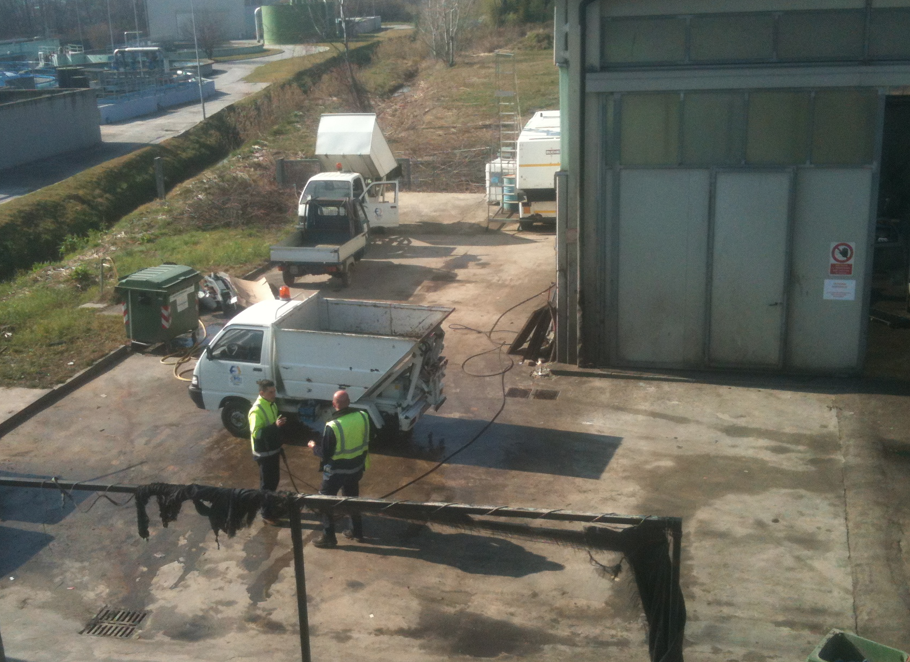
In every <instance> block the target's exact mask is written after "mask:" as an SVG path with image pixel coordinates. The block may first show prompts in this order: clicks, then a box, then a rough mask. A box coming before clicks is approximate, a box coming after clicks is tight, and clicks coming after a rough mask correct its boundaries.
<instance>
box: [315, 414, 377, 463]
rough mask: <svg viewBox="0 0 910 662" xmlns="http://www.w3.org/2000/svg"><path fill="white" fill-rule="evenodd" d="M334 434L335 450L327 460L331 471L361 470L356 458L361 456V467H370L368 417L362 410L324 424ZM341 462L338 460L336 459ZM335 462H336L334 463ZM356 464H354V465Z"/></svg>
mask: <svg viewBox="0 0 910 662" xmlns="http://www.w3.org/2000/svg"><path fill="white" fill-rule="evenodd" d="M325 425H326V427H327V428H329V429H331V430H332V432H333V433H334V434H335V452H334V453H332V459H331V460H329V462H330V463H331V464H332V465H333V466H332V470H331V473H336V474H344V473H357V472H358V471H360V470H361V467H360V466H359V464H360V463H359V462H351V461H350V460H358V459H359V458H360V457H363V467H362V468H363V469H369V467H370V453H369V450H370V448H369V444H370V418H369V415H368V414H367V413H366V412H364V411H353V412H351V413H350V414H345V415H344V416H342V417H341V418H336V419H335V420H334V421H329V422H328V423H326V424H325ZM339 460H340V461H341V462H338V461H339ZM336 463H337V464H336ZM354 465H356V466H354Z"/></svg>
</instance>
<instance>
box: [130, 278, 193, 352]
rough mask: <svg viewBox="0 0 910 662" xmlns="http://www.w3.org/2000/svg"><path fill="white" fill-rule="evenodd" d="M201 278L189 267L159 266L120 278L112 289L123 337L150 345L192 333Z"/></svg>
mask: <svg viewBox="0 0 910 662" xmlns="http://www.w3.org/2000/svg"><path fill="white" fill-rule="evenodd" d="M200 280H201V276H200V275H199V272H198V271H196V270H195V269H193V268H192V267H185V266H182V265H179V264H163V265H161V266H160V267H149V268H148V269H142V270H141V271H137V272H136V273H132V274H130V275H129V276H124V277H123V278H121V279H120V281H119V282H118V283H117V287H116V288H115V290H116V292H117V293H118V294H119V296H120V302H121V306H122V309H123V324H124V326H125V327H126V336H127V338H129V339H130V340H132V341H133V342H138V343H144V344H148V345H152V344H155V343H159V342H167V341H168V340H172V339H174V338H176V337H177V336H179V335H182V334H184V333H189V332H190V331H194V330H195V329H196V326H197V325H198V324H199V299H198V298H197V296H196V293H197V291H198V289H199V281H200Z"/></svg>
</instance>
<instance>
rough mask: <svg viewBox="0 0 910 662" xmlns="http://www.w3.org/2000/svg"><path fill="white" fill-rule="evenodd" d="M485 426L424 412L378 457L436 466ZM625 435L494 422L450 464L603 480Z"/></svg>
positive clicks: (380, 450) (378, 450) (380, 447)
mask: <svg viewBox="0 0 910 662" xmlns="http://www.w3.org/2000/svg"><path fill="white" fill-rule="evenodd" d="M484 425H486V421H482V420H463V419H457V418H443V417H441V416H433V415H432V414H425V415H424V416H423V417H422V418H421V419H420V422H419V423H418V424H417V426H416V428H415V430H414V433H413V434H412V435H410V438H409V439H402V440H399V441H396V442H394V443H387V444H377V445H376V448H375V450H373V449H371V452H374V453H375V454H376V455H387V456H391V457H401V458H406V459H414V460H427V461H431V462H438V461H440V460H442V459H443V458H444V457H446V456H447V455H448V454H450V453H452V452H453V451H455V450H457V449H458V448H459V447H460V446H462V445H463V444H465V443H467V442H468V441H469V440H470V439H471V438H472V437H473V436H474V435H475V434H477V433H478V432H479V431H480V429H481V428H482V427H483V426H484ZM621 443H622V437H612V436H608V435H600V434H588V433H584V432H567V431H564V430H551V429H547V428H538V427H530V426H524V425H513V424H511V423H494V424H493V425H492V426H491V427H490V429H489V430H487V431H486V432H485V433H484V434H483V436H481V437H480V439H478V440H477V441H476V442H475V443H474V444H472V445H471V446H470V447H468V448H467V449H465V450H464V451H463V452H461V453H459V454H458V455H456V456H455V457H453V458H452V459H451V460H449V463H450V464H459V465H465V466H472V467H483V468H487V469H504V470H509V471H524V472H528V473H538V474H551V475H554V476H566V477H574V478H590V479H593V480H597V479H599V478H600V477H601V476H602V475H603V473H604V471H605V470H606V468H607V466H608V465H609V464H610V461H611V460H612V459H613V456H614V454H615V453H616V450H617V449H618V448H619V446H620V444H621Z"/></svg>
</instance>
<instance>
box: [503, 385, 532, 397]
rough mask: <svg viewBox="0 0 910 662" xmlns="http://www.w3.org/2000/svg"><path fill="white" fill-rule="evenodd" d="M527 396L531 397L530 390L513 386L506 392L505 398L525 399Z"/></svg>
mask: <svg viewBox="0 0 910 662" xmlns="http://www.w3.org/2000/svg"><path fill="white" fill-rule="evenodd" d="M529 395H531V391H530V390H528V389H526V388H516V387H515V386H513V387H511V388H510V389H509V390H508V391H506V397H507V398H527V397H528V396H529Z"/></svg>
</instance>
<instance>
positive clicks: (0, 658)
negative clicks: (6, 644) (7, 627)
mask: <svg viewBox="0 0 910 662" xmlns="http://www.w3.org/2000/svg"><path fill="white" fill-rule="evenodd" d="M0 662H6V653H4V652H3V637H2V636H0Z"/></svg>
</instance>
